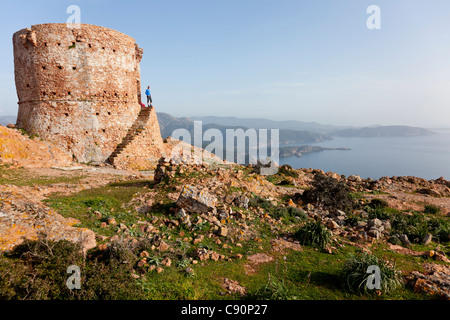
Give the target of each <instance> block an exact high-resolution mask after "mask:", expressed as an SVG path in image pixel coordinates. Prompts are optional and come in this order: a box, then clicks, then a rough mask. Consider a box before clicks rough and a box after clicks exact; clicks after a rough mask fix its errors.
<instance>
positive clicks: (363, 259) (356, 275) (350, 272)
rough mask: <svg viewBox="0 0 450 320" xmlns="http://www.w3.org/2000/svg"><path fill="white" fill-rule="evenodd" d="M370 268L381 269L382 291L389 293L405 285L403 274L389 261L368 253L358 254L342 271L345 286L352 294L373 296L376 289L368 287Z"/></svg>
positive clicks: (351, 258)
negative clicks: (368, 270)
mask: <svg viewBox="0 0 450 320" xmlns="http://www.w3.org/2000/svg"><path fill="white" fill-rule="evenodd" d="M369 266H378V267H379V268H380V291H381V292H382V293H389V292H392V291H394V290H396V289H397V288H399V287H401V286H402V285H403V277H402V275H401V272H400V271H398V270H396V269H395V267H394V266H393V265H392V264H391V263H390V262H388V261H386V260H384V259H381V258H378V257H377V256H376V255H374V254H369V253H367V252H357V253H356V254H354V255H351V256H350V258H349V259H348V260H347V262H346V263H345V265H344V268H343V270H342V274H341V277H342V280H343V285H344V287H345V288H346V289H348V290H350V291H351V292H354V293H358V294H371V293H374V292H375V290H374V289H369V288H368V287H367V280H368V278H369V276H370V275H371V274H370V273H367V268H368V267H369Z"/></svg>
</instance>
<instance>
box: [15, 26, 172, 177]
mask: <svg viewBox="0 0 450 320" xmlns="http://www.w3.org/2000/svg"><path fill="white" fill-rule="evenodd" d="M13 45H14V68H15V82H16V89H17V95H18V98H19V112H18V117H17V126H18V127H19V128H23V129H25V130H26V131H27V132H28V133H29V134H31V135H34V134H38V135H39V136H40V137H41V138H43V139H44V140H48V141H51V142H53V143H55V144H56V145H58V146H60V147H61V148H63V149H64V150H66V151H67V152H68V153H70V154H71V155H72V156H73V157H74V158H75V159H76V160H78V161H79V162H82V163H91V162H92V163H100V162H104V161H107V160H108V161H110V162H112V163H113V164H116V166H118V167H121V166H122V167H124V166H125V167H126V166H128V167H129V166H130V164H131V166H133V164H134V166H135V167H136V168H142V167H145V166H147V164H146V163H147V162H148V160H152V161H154V160H155V159H157V158H159V157H160V156H161V155H164V145H163V142H162V139H161V135H160V130H159V124H158V120H157V118H156V112H155V110H154V109H149V110H145V111H141V106H140V105H139V103H140V102H141V94H140V91H141V84H140V61H141V59H142V54H143V50H142V49H141V48H139V46H138V45H137V44H136V42H135V40H134V39H133V38H131V37H129V36H127V35H125V34H123V33H120V32H118V31H115V30H111V29H107V28H103V27H99V26H94V25H87V24H81V25H80V27H79V28H73V27H69V26H68V25H67V24H62V23H61V24H59V23H49V24H40V25H34V26H32V27H31V28H27V29H22V30H20V31H18V32H16V33H15V34H14V35H13Z"/></svg>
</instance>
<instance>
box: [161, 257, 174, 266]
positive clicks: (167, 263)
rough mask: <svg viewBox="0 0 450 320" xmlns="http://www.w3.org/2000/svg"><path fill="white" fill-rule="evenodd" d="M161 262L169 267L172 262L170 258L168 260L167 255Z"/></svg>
mask: <svg viewBox="0 0 450 320" xmlns="http://www.w3.org/2000/svg"><path fill="white" fill-rule="evenodd" d="M161 264H162V265H163V266H166V267H170V265H171V264H172V260H170V258H169V257H166V258H164V259H163V260H162V261H161Z"/></svg>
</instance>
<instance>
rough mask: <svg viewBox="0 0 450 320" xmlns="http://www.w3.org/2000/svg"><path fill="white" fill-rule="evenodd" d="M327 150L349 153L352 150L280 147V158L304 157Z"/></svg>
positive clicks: (317, 147)
mask: <svg viewBox="0 0 450 320" xmlns="http://www.w3.org/2000/svg"><path fill="white" fill-rule="evenodd" d="M326 150H341V151H348V150H351V149H350V148H344V147H340V148H324V147H319V146H289V147H280V158H287V157H299V158H300V157H303V155H305V154H308V153H313V152H321V151H326Z"/></svg>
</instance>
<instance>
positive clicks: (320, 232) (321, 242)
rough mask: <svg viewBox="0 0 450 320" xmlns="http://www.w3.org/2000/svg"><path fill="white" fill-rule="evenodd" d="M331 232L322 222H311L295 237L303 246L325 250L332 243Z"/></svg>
mask: <svg viewBox="0 0 450 320" xmlns="http://www.w3.org/2000/svg"><path fill="white" fill-rule="evenodd" d="M331 236H332V235H331V231H330V230H328V229H327V227H325V226H324V225H323V224H322V223H321V222H320V221H311V222H308V223H306V224H305V225H304V226H303V227H301V228H300V229H299V230H298V231H297V232H296V233H295V234H294V237H295V238H296V239H297V240H298V241H300V243H301V244H304V245H311V246H319V247H321V248H325V247H326V246H327V245H328V244H329V243H330V242H331Z"/></svg>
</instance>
